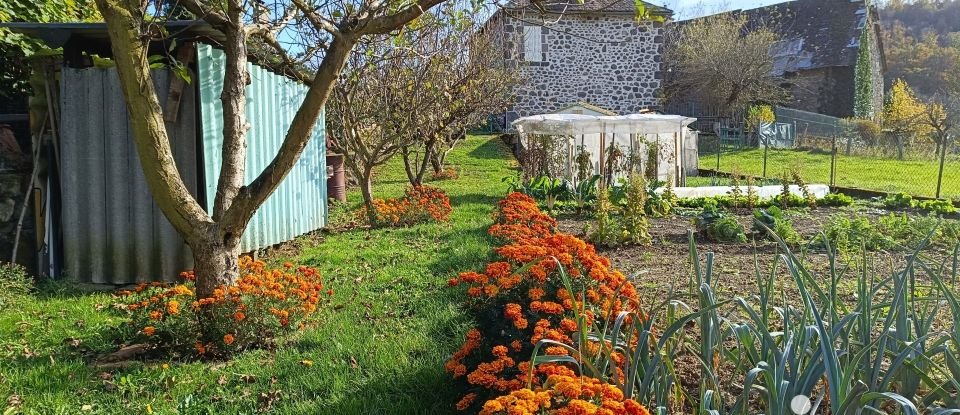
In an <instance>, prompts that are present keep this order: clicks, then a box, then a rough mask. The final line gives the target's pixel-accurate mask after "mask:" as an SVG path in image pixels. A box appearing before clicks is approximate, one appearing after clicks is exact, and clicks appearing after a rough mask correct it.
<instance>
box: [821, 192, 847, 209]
mask: <svg viewBox="0 0 960 415" xmlns="http://www.w3.org/2000/svg"><path fill="white" fill-rule="evenodd" d="M819 203H820V204H821V205H823V206H850V205H852V204H853V198H852V197H850V196H848V195H845V194H843V193H828V194H827V195H826V196H824V197H823V198H822V199H820V202H819Z"/></svg>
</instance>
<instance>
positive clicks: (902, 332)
mask: <svg viewBox="0 0 960 415" xmlns="http://www.w3.org/2000/svg"><path fill="white" fill-rule="evenodd" d="M768 231H769V229H768ZM770 234H771V235H770V237H771V238H773V239H774V240H776V241H777V242H778V244H779V245H778V246H779V251H780V252H781V253H780V254H778V256H777V261H774V264H773V266H772V267H771V268H770V269H769V270H768V271H767V272H764V271H762V270H761V269H760V267H759V265H756V264H758V263H759V261H758V260H757V259H756V258H755V261H754V263H755V268H756V271H755V279H756V286H757V288H756V291H755V292H754V293H752V295H748V296H737V297H734V298H731V299H718V295H717V293H718V287H719V285H718V274H716V273H715V270H714V267H713V259H714V256H713V254H712V253H707V254H706V255H704V260H703V261H701V258H700V254H699V252H697V247H696V245H695V243H694V242H693V238H692V235H691V237H690V247H689V249H690V258H691V278H690V284H689V288H688V289H687V290H686V293H685V294H681V295H674V296H671V297H670V298H667V299H664V300H662V301H661V302H659V303H656V304H653V305H652V306H650V307H646V308H645V309H644V311H643V312H629V311H623V312H620V313H618V314H616V315H611V313H610V312H609V310H606V311H607V313H604V312H603V311H604V310H591V311H592V313H587V312H586V311H587V310H585V309H583V308H582V307H584V305H583V304H582V303H578V306H579V307H581V308H580V309H578V310H575V314H576V319H577V322H578V327H579V331H580V332H579V333H577V334H576V335H574V336H571V337H572V338H573V339H574V342H573V343H574V344H569V345H563V346H564V347H565V348H566V349H567V350H569V351H570V354H569V355H567V356H550V355H541V354H540V351H541V350H542V349H543V347H542V346H547V345H558V343H557V342H554V341H550V340H543V341H541V342H540V344H538V345H537V347H536V348H535V349H534V356H533V358H532V360H531V362H532V363H533V365H536V364H545V363H554V364H571V365H573V366H576V368H577V369H578V370H579V371H580V373H581V374H582V375H585V376H591V377H595V378H598V379H602V380H605V381H607V382H609V383H611V384H615V385H617V386H618V387H620V388H621V389H622V390H623V392H624V395H625V396H626V397H628V398H632V399H634V400H637V401H639V402H641V403H644V404H645V405H647V407H648V408H650V409H651V411H652V412H653V413H657V414H668V413H678V412H684V413H697V414H709V415H726V414H730V415H739V414H742V415H747V414H751V413H757V412H758V411H762V413H764V414H768V415H795V414H797V413H809V414H815V413H825V412H826V411H827V410H829V413H831V414H851V415H853V414H883V413H902V414H920V413H929V414H934V415H948V414H960V358H958V351H960V327H958V326H957V325H956V324H955V323H954V322H957V321H960V298H958V296H957V294H956V292H957V291H956V289H957V287H956V281H957V274H958V271H960V270H958V262H960V247H958V248H955V249H953V251H952V255H951V256H950V257H948V258H947V260H946V261H942V262H941V263H936V262H935V261H933V260H932V259H930V258H929V257H928V255H927V254H926V252H925V249H926V248H927V247H928V245H929V241H930V237H931V236H932V235H933V232H932V231H931V233H930V234H929V235H928V236H927V238H926V239H925V241H924V242H923V243H921V244H920V245H919V246H918V247H917V248H916V249H915V250H914V251H913V252H912V253H911V254H910V255H908V256H907V258H906V261H905V263H904V264H903V265H902V266H901V267H899V268H898V269H897V270H896V271H894V272H891V273H890V274H889V275H878V274H876V273H875V272H871V271H870V270H871V269H872V267H870V266H869V261H868V254H867V253H865V252H864V253H863V254H862V255H863V256H862V258H861V260H862V264H861V265H862V266H859V267H848V266H845V265H842V262H843V261H839V260H838V256H837V250H836V249H835V248H833V247H832V245H831V243H830V242H829V241H827V240H826V239H827V238H826V236H825V235H822V236H821V238H822V239H823V240H824V243H823V246H824V247H825V248H826V250H825V251H826V255H827V260H828V274H826V275H817V274H815V273H814V271H812V270H811V269H810V268H808V267H807V264H806V263H805V261H804V260H803V259H801V258H798V257H797V256H796V255H794V253H793V252H791V250H790V246H789V245H788V244H787V243H785V242H784V241H783V240H782V239H780V238H778V237H777V236H776V234H774V233H773V232H770ZM562 279H563V281H564V284H566V285H567V286H568V287H570V286H571V284H570V282H569V277H567V276H566V274H562ZM851 279H855V281H856V290H855V296H853V298H852V299H851V296H849V295H846V296H844V295H842V294H840V292H841V291H842V290H841V289H839V286H840V284H841V283H842V282H844V281H850V280H851ZM784 284H786V285H788V287H782V286H781V285H784ZM568 290H569V288H568ZM571 292H573V291H571ZM790 293H793V294H790ZM581 294H582V293H581ZM796 295H799V298H791V297H790V296H796ZM587 315H594V316H597V321H595V322H592V324H588V322H587V321H585V318H586V317H585V316H587ZM587 344H590V346H592V347H585V345H587ZM591 350H592V351H593V352H591ZM681 361H683V362H684V363H685V364H689V362H690V361H694V362H696V364H697V365H698V369H699V372H700V373H701V376H700V379H699V384H698V385H684V384H681V380H680V377H679V376H678V373H679V372H678V365H679V364H680V363H681ZM618 362H619V363H618ZM531 371H532V369H531ZM798 404H799V406H798ZM891 411H892V412H891Z"/></svg>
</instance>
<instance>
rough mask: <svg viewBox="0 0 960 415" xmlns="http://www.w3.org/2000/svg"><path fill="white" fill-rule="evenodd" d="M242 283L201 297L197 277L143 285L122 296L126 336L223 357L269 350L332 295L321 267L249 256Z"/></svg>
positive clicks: (242, 265) (243, 261)
mask: <svg viewBox="0 0 960 415" xmlns="http://www.w3.org/2000/svg"><path fill="white" fill-rule="evenodd" d="M239 266H240V279H239V280H237V281H236V283H235V284H234V285H230V286H221V287H218V288H217V289H215V290H214V293H213V296H211V297H207V298H199V299H198V298H196V297H195V295H194V283H193V281H194V279H195V278H194V276H193V273H192V272H184V273H182V274H181V275H180V276H181V278H182V280H183V282H182V283H179V284H165V283H152V284H140V285H138V286H137V287H136V288H135V289H133V290H127V291H120V292H118V293H117V298H118V301H119V302H120V303H119V304H117V308H118V309H119V310H120V311H121V312H122V313H124V314H125V315H126V316H127V317H128V318H129V325H128V327H129V329H130V333H128V334H127V336H125V337H126V338H134V339H139V340H143V341H146V342H148V343H151V344H153V345H154V346H156V347H158V348H162V349H165V350H169V351H172V352H177V353H183V354H193V355H195V356H199V357H207V358H209V357H223V356H227V355H230V354H232V353H236V352H238V351H241V350H244V349H248V348H255V347H267V346H270V343H271V342H273V340H274V339H275V338H276V337H277V336H279V335H281V334H284V333H289V332H293V331H296V330H298V329H301V328H303V325H304V319H305V318H306V317H307V316H309V315H311V314H313V313H314V312H316V310H317V308H318V307H319V306H321V305H322V304H323V303H324V301H325V300H326V299H327V298H328V297H329V296H332V295H333V290H331V289H325V288H324V285H323V280H322V278H321V277H320V274H319V273H318V272H317V270H316V269H313V268H309V267H305V266H301V267H294V266H293V264H290V263H286V264H284V266H283V268H282V269H269V268H267V267H266V265H265V264H264V263H263V262H261V261H255V260H253V259H251V258H250V257H241V258H240V260H239Z"/></svg>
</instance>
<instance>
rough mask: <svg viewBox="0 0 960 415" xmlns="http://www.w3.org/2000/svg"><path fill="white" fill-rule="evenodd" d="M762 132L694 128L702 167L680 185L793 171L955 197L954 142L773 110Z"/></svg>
mask: <svg viewBox="0 0 960 415" xmlns="http://www.w3.org/2000/svg"><path fill="white" fill-rule="evenodd" d="M775 114H776V122H775V123H774V124H773V125H772V127H770V128H771V129H772V131H773V132H772V133H771V132H770V130H767V131H759V132H752V131H747V130H746V129H741V131H739V132H736V133H731V132H730V131H724V130H722V129H721V130H720V131H714V134H712V135H711V134H701V135H700V139H699V142H698V149H699V155H700V160H699V162H700V163H699V165H700V169H701V172H702V173H703V174H702V175H701V177H699V178H690V179H688V185H693V186H697V185H713V184H725V183H724V180H723V179H722V177H723V176H727V175H729V174H738V175H749V176H754V177H760V178H765V179H769V180H771V181H776V180H778V179H779V178H781V177H783V175H784V174H787V175H790V174H791V173H792V172H793V171H799V172H800V174H801V175H802V176H803V178H804V180H805V181H806V182H808V183H823V184H829V185H830V186H835V187H840V188H852V189H863V190H869V191H878V192H889V193H906V194H910V195H912V196H920V197H934V198H945V199H954V200H960V147H958V143H957V140H955V139H954V140H952V141H951V140H943V141H945V142H943V143H941V142H940V140H938V139H936V138H935V137H934V136H932V135H917V136H905V135H902V134H894V133H893V132H890V131H884V130H881V128H880V127H879V126H878V125H877V124H875V123H873V122H871V121H857V120H845V119H841V118H836V117H830V116H826V115H822V114H816V113H811V112H806V111H799V110H795V109H789V108H780V107H778V108H776V110H775Z"/></svg>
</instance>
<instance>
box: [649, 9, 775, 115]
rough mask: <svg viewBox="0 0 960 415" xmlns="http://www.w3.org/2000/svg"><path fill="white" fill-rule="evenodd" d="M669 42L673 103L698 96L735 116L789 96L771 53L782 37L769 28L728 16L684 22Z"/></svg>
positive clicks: (667, 52) (667, 89) (667, 93)
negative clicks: (777, 72) (775, 70)
mask: <svg viewBox="0 0 960 415" xmlns="http://www.w3.org/2000/svg"><path fill="white" fill-rule="evenodd" d="M667 40H668V41H667V44H666V47H665V53H664V54H665V56H664V61H665V62H667V63H668V68H669V72H668V74H667V77H666V85H665V87H664V92H665V96H666V98H667V99H668V100H669V99H685V98H696V99H698V100H699V101H701V102H702V103H703V104H706V105H708V106H711V107H715V108H719V109H720V110H721V111H722V112H724V113H725V114H727V115H730V114H732V113H735V112H738V111H743V110H745V109H746V108H748V107H749V106H750V105H753V104H755V103H765V104H776V103H780V102H783V101H785V100H787V98H789V93H788V91H787V90H786V89H784V88H783V87H781V84H782V83H783V79H782V78H781V77H779V76H777V75H776V74H775V73H774V57H773V55H772V54H771V52H772V51H773V50H774V49H775V47H776V46H777V44H778V42H779V41H780V37H779V35H778V34H777V33H776V32H775V31H773V30H771V29H770V28H769V27H767V26H766V25H763V24H760V23H757V22H751V21H750V20H748V19H747V17H745V16H738V15H734V14H731V13H722V14H718V15H715V16H709V17H705V18H701V19H697V20H693V21H689V22H681V23H678V24H677V25H676V26H675V27H673V29H672V30H671V31H670V34H669V36H668V39H667Z"/></svg>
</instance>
